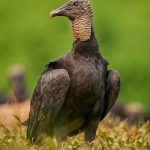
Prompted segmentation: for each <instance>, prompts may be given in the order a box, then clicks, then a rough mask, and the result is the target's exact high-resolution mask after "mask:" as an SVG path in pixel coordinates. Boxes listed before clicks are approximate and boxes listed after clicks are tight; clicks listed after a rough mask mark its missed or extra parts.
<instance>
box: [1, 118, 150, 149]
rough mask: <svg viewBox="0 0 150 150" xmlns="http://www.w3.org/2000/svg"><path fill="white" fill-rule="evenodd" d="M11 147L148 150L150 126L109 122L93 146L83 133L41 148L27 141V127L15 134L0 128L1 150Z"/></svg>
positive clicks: (51, 141) (99, 131)
mask: <svg viewBox="0 0 150 150" xmlns="http://www.w3.org/2000/svg"><path fill="white" fill-rule="evenodd" d="M17 118H18V117H17ZM17 120H18V119H17ZM12 147H13V150H20V149H21V150H88V149H91V150H124V149H127V150H149V149H150V123H149V122H147V123H144V124H141V125H140V124H139V125H136V126H133V125H129V124H128V122H127V121H118V120H112V119H111V118H107V119H105V120H104V121H103V122H102V123H101V124H100V125H99V128H98V131H97V137H96V139H95V140H94V141H93V142H92V143H91V145H87V144H86V143H85V142H84V135H83V133H81V134H78V135H77V136H74V137H68V138H67V140H66V141H64V142H61V143H57V142H56V140H55V139H51V138H49V137H48V138H46V139H45V141H43V143H42V144H41V145H39V146H37V145H32V144H31V143H30V142H28V141H27V140H26V128H25V127H20V126H18V128H17V130H16V129H15V130H14V129H7V128H5V127H4V126H3V125H1V126H0V149H1V150H11V149H12Z"/></svg>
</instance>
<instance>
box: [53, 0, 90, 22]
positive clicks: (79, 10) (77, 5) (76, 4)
mask: <svg viewBox="0 0 150 150" xmlns="http://www.w3.org/2000/svg"><path fill="white" fill-rule="evenodd" d="M83 15H88V16H89V17H90V18H92V10H91V7H90V3H89V0H70V1H68V2H67V3H65V4H64V5H63V6H61V7H59V8H57V9H56V10H53V11H52V12H51V13H50V16H51V17H55V16H66V17H68V18H69V19H70V20H72V21H74V20H75V19H77V18H79V17H81V16H83Z"/></svg>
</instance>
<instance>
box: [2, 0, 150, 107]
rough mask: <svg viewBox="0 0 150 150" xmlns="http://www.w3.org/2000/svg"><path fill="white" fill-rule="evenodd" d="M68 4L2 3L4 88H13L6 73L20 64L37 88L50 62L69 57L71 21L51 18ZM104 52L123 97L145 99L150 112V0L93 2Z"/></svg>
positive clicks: (29, 82)
mask: <svg viewBox="0 0 150 150" xmlns="http://www.w3.org/2000/svg"><path fill="white" fill-rule="evenodd" d="M64 2H65V0H62V1H54V0H46V1H40V0H36V1H35V0H26V1H19V0H13V1H11V0H6V1H0V18H1V20H0V73H1V76H0V88H1V89H4V90H8V89H9V88H8V81H7V76H6V72H7V69H8V67H9V66H10V65H12V64H16V63H17V64H18V63H21V64H23V65H25V68H26V70H27V85H28V86H29V87H30V91H31V93H32V91H33V88H34V87H35V85H36V82H37V80H38V78H39V76H40V74H41V72H42V70H43V68H44V65H45V64H47V63H48V62H49V61H50V60H52V59H54V58H55V57H58V56H60V55H63V54H65V53H67V51H68V50H69V49H70V48H71V43H72V36H71V32H70V24H69V21H68V20H67V19H65V18H63V17H60V18H56V19H49V17H48V15H49V12H50V11H51V10H52V9H54V8H56V7H58V6H59V5H61V4H63V3H64ZM91 3H92V6H93V9H94V27H95V32H96V36H97V38H98V41H99V43H100V51H101V52H102V54H103V56H104V57H105V58H107V60H108V61H109V62H110V66H109V68H110V69H112V68H115V69H117V70H119V72H120V74H121V83H122V85H121V93H120V99H121V100H123V101H124V102H125V101H131V100H132V101H140V102H143V103H144V104H145V106H146V107H147V108H150V101H149V96H150V94H149V89H150V84H149V77H150V67H149V66H150V61H149V55H150V52H149V50H150V41H149V40H150V19H149V14H150V1H149V0H144V1H141V0H136V1H135V0H130V1H129V0H122V1H120V0H114V1H111V0H105V1H102V0H99V1H94V0H91Z"/></svg>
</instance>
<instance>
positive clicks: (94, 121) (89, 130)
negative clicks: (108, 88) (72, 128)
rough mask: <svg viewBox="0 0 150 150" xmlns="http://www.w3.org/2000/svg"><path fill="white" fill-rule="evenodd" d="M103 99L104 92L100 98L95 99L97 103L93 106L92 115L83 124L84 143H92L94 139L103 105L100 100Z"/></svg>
mask: <svg viewBox="0 0 150 150" xmlns="http://www.w3.org/2000/svg"><path fill="white" fill-rule="evenodd" d="M103 97H104V92H103V93H102V95H101V98H98V99H97V102H96V103H95V105H94V109H93V111H92V113H91V114H90V115H89V116H88V117H87V118H88V120H87V121H86V123H85V128H84V130H85V141H86V142H88V143H89V142H90V143H91V142H92V141H93V140H94V139H95V135H96V130H97V127H98V124H99V120H100V116H101V115H102V113H103V109H104V103H103V101H102V98H103Z"/></svg>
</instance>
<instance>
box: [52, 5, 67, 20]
mask: <svg viewBox="0 0 150 150" xmlns="http://www.w3.org/2000/svg"><path fill="white" fill-rule="evenodd" d="M65 10H66V6H65V5H63V6H62V7H59V8H57V9H55V10H53V11H51V12H50V17H56V16H65Z"/></svg>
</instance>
